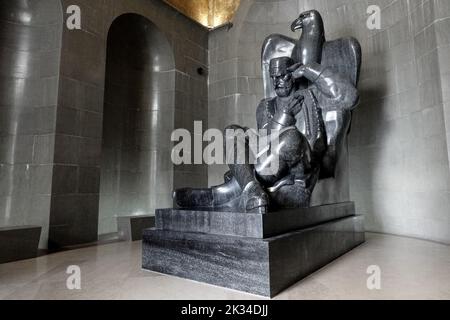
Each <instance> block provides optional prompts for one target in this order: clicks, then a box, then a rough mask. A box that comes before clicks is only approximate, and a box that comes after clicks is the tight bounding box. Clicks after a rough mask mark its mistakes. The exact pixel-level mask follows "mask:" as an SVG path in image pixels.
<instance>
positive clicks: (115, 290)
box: [0, 233, 450, 300]
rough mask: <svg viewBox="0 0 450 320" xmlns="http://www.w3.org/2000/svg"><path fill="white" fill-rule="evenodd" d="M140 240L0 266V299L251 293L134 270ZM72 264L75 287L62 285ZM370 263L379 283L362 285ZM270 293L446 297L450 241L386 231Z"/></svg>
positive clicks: (198, 296) (332, 296) (328, 296)
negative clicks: (376, 270) (378, 286)
mask: <svg viewBox="0 0 450 320" xmlns="http://www.w3.org/2000/svg"><path fill="white" fill-rule="evenodd" d="M140 264H141V242H134V243H125V242H123V243H111V244H106V245H101V246H94V247H88V248H82V249H78V250H72V251H66V252H60V253H56V254H52V255H47V256H42V257H39V258H36V259H31V260H25V261H20V262H14V263H9V264H3V265H0V299H227V300H232V299H255V298H256V299H259V297H256V296H252V295H249V294H244V293H239V292H235V291H231V290H228V289H222V288H218V287H213V286H209V285H204V284H200V283H195V282H191V281H188V280H183V279H178V278H174V277H169V276H165V275H160V274H155V273H152V272H146V271H142V270H141V267H140ZM70 265H78V266H79V267H80V270H81V290H68V289H67V286H66V282H67V278H68V277H69V275H68V274H67V273H66V271H67V267H68V266H70ZM370 265H377V266H379V267H380V269H381V289H380V290H369V289H368V288H367V285H366V282H367V278H368V277H369V275H368V274H367V273H366V271H367V268H368V267H369V266H370ZM275 299H450V246H447V245H443V244H438V243H433V242H427V241H422V240H416V239H410V238H402V237H396V236H390V235H381V234H371V233H369V234H367V242H366V243H365V244H363V245H362V246H360V247H358V248H356V249H355V250H353V251H352V252H350V253H348V254H346V255H344V256H342V257H341V258H339V259H338V260H336V261H334V262H333V263H331V264H329V265H328V266H326V267H324V268H322V269H321V270H319V271H317V272H316V273H314V274H312V275H310V276H309V277H307V278H305V279H304V280H303V281H301V282H299V283H297V284H295V285H294V286H292V287H291V288H289V289H287V290H286V291H284V292H283V293H281V294H280V295H278V296H277V297H276V298H275Z"/></svg>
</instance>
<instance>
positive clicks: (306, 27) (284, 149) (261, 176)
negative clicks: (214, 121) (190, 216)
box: [174, 10, 361, 214]
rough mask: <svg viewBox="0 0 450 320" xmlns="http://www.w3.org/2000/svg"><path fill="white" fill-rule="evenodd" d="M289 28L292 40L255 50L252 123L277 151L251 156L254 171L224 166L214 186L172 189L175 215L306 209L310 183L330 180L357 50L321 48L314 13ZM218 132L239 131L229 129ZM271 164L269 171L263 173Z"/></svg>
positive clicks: (352, 97)
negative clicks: (259, 86) (257, 69)
mask: <svg viewBox="0 0 450 320" xmlns="http://www.w3.org/2000/svg"><path fill="white" fill-rule="evenodd" d="M297 29H303V32H302V36H301V38H300V39H299V40H295V39H291V38H288V37H285V36H282V35H277V34H276V35H271V36H269V37H268V38H267V39H266V41H265V42H264V45H263V53H262V65H263V67H262V70H263V80H264V86H265V93H266V99H264V100H262V101H261V103H260V104H259V106H258V107H257V111H256V119H257V125H258V129H267V131H268V134H269V135H270V134H277V138H278V144H277V147H276V148H273V149H271V150H270V152H269V156H268V157H264V158H259V157H258V156H256V155H255V157H256V164H251V163H242V164H237V163H236V161H234V160H235V159H227V164H228V165H229V168H230V171H229V172H227V173H226V174H225V183H224V184H222V185H219V186H215V187H211V188H204V189H192V188H183V189H178V190H176V191H175V192H174V200H175V202H176V204H177V205H178V206H179V207H180V208H183V209H197V210H203V209H204V210H211V211H221V210H227V211H230V210H234V211H238V212H250V213H261V214H263V213H266V212H268V211H271V210H277V209H281V208H296V207H308V206H309V205H310V199H311V195H312V192H313V190H314V187H315V185H316V183H317V181H318V180H319V179H326V178H333V177H334V174H335V172H334V171H335V169H336V163H337V161H338V157H339V153H340V152H342V149H343V147H344V145H345V137H346V135H347V133H348V130H349V127H350V121H351V112H352V110H353V109H354V108H355V107H356V106H357V103H358V100H359V95H358V91H357V89H356V85H357V82H358V76H359V68H360V63H361V51H360V46H359V43H358V42H357V41H356V40H355V39H353V38H349V39H338V40H334V41H331V42H325V36H324V26H323V21H322V18H321V16H320V14H319V12H317V11H315V10H312V11H307V12H304V13H302V14H301V15H300V16H299V18H298V19H297V20H295V21H294V22H293V23H292V30H293V31H295V30H297ZM226 129H227V130H229V129H234V130H241V131H242V132H244V131H246V130H247V128H244V127H241V126H237V125H231V126H229V127H227V128H226ZM226 132H227V131H226ZM226 138H227V139H229V138H228V136H227V135H226ZM232 139H233V141H232V143H234V144H235V146H234V147H235V151H236V152H237V151H239V150H245V153H246V154H247V153H250V152H251V150H250V149H251V148H250V147H249V142H248V139H237V141H236V140H234V139H235V137H234V136H233V137H232ZM242 141H244V142H243V143H244V146H240V145H239V144H240V143H242ZM240 147H243V149H242V148H240ZM274 160H276V161H277V166H276V168H277V170H275V171H274V172H271V173H270V174H267V170H266V169H267V167H268V166H270V165H271V164H272V162H273V161H274Z"/></svg>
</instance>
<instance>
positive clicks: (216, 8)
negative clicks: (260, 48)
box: [165, 0, 241, 28]
mask: <svg viewBox="0 0 450 320" xmlns="http://www.w3.org/2000/svg"><path fill="white" fill-rule="evenodd" d="M165 1H166V2H167V3H168V4H170V5H171V6H173V7H174V8H175V9H177V10H178V11H180V12H181V13H183V14H185V15H186V16H188V17H190V18H191V19H193V20H195V21H197V22H199V23H201V24H202V25H204V26H205V27H207V28H216V27H219V26H221V25H224V24H226V23H228V22H230V21H231V19H232V18H233V16H234V14H235V13H236V10H237V9H238V7H239V4H240V2H241V0H165Z"/></svg>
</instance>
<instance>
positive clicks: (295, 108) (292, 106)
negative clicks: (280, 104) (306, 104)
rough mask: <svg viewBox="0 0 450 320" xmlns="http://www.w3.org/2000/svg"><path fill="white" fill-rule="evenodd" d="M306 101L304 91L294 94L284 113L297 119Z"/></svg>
mask: <svg viewBox="0 0 450 320" xmlns="http://www.w3.org/2000/svg"><path fill="white" fill-rule="evenodd" d="M304 100H305V97H304V96H303V94H302V91H300V90H299V91H296V92H294V94H293V95H292V98H291V100H290V101H289V103H288V104H287V106H286V107H285V108H283V112H285V113H288V114H290V115H291V116H293V117H295V116H296V115H297V114H298V113H299V112H300V111H301V110H302V108H303V101H304Z"/></svg>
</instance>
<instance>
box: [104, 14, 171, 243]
mask: <svg viewBox="0 0 450 320" xmlns="http://www.w3.org/2000/svg"><path fill="white" fill-rule="evenodd" d="M174 97H175V62H174V56H173V52H172V48H171V46H170V43H169V41H168V39H167V38H166V36H165V35H164V34H163V33H162V32H161V31H160V30H159V29H158V28H157V27H156V26H155V24H153V23H152V22H151V21H150V20H148V19H147V18H145V17H143V16H141V15H138V14H134V13H127V14H123V15H121V16H119V17H118V18H116V19H115V20H114V21H113V23H112V24H111V26H110V29H109V32H108V40H107V58H106V76H105V97H104V108H103V135H102V157H101V158H102V159H101V178H100V206H99V228H98V231H99V234H100V235H101V234H108V233H113V232H116V231H117V225H116V216H123V215H140V214H152V213H153V212H154V209H155V208H157V207H167V206H171V192H172V187H173V166H172V162H171V157H170V154H171V147H170V145H169V144H168V143H167V142H169V141H170V135H171V133H172V131H173V127H174Z"/></svg>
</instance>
